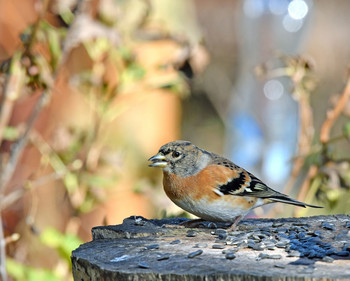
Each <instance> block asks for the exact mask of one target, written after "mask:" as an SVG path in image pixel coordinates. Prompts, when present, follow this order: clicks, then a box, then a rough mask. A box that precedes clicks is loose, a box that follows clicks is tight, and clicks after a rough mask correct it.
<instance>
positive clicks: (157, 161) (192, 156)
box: [148, 141, 209, 177]
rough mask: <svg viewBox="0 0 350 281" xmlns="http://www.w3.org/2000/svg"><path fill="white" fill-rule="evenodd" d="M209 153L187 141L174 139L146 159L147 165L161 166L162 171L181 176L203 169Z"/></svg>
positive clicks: (190, 174)
mask: <svg viewBox="0 0 350 281" xmlns="http://www.w3.org/2000/svg"><path fill="white" fill-rule="evenodd" d="M208 160H209V154H208V153H207V152H205V151H204V150H202V149H200V148H198V147H197V146H195V145H193V144H192V143H191V142H189V141H174V142H170V143H167V144H165V145H163V146H162V147H161V148H160V149H159V151H158V153H157V154H156V155H154V156H152V157H151V158H150V159H148V161H151V162H152V163H151V164H149V165H148V166H150V167H158V168H162V169H163V171H164V172H167V173H172V174H175V175H178V176H181V177H187V176H192V175H194V174H196V173H198V172H199V171H200V170H201V169H203V168H204V167H205V166H206V165H207V163H208Z"/></svg>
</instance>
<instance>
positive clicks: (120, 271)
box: [71, 215, 350, 281]
mask: <svg viewBox="0 0 350 281" xmlns="http://www.w3.org/2000/svg"><path fill="white" fill-rule="evenodd" d="M186 221H187V220H186V219H162V220H147V219H145V218H142V217H136V216H135V217H134V216H133V217H130V218H127V219H125V220H124V222H123V224H121V225H115V226H114V225H113V226H98V227H94V228H93V229H92V236H93V240H92V241H91V242H88V243H85V244H83V245H81V246H80V247H79V248H78V249H76V250H74V251H73V253H72V257H71V259H72V267H73V277H74V280H75V281H87V280H102V281H103V280H146V281H148V280H174V281H175V280H176V281H177V280H186V281H191V280H196V281H198V280H206V281H209V280H290V281H292V280H321V279H322V280H344V279H348V280H350V216H349V215H335V216H314V217H305V218H282V219H247V220H243V221H242V222H241V223H240V224H239V226H238V227H237V229H236V230H235V231H233V232H228V231H227V230H225V228H227V226H228V225H227V224H224V223H209V222H205V223H203V225H201V227H199V228H186V227H184V226H183V225H181V223H184V222H186Z"/></svg>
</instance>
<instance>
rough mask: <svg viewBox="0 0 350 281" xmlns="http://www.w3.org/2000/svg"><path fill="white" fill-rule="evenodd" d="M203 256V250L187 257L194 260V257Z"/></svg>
mask: <svg viewBox="0 0 350 281" xmlns="http://www.w3.org/2000/svg"><path fill="white" fill-rule="evenodd" d="M201 254H203V250H197V251H194V252H192V253H189V254H188V255H187V257H188V258H189V259H192V258H194V257H196V256H199V255H201Z"/></svg>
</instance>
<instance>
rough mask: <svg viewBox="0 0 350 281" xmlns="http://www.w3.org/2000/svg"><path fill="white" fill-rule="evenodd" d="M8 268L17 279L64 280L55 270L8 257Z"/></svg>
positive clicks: (9, 272)
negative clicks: (26, 263)
mask: <svg viewBox="0 0 350 281" xmlns="http://www.w3.org/2000/svg"><path fill="white" fill-rule="evenodd" d="M6 269H7V272H8V274H9V275H10V276H11V277H12V278H13V279H15V280H16V281H46V280H50V281H63V279H61V278H60V277H58V276H57V275H56V274H55V273H54V272H53V271H50V270H48V269H44V268H35V267H32V266H27V265H24V264H21V263H19V262H17V261H15V260H13V259H10V258H7V259H6Z"/></svg>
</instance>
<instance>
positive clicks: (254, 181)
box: [211, 154, 322, 208]
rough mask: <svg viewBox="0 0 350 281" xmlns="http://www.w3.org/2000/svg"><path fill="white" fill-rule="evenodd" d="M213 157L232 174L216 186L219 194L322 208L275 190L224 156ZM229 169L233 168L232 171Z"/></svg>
mask: <svg viewBox="0 0 350 281" xmlns="http://www.w3.org/2000/svg"><path fill="white" fill-rule="evenodd" d="M212 159H213V160H212V163H211V164H212V165H219V166H221V167H220V170H221V171H223V170H224V169H225V170H226V171H225V172H226V173H225V174H227V175H230V176H229V177H228V178H227V181H226V182H225V183H220V184H218V185H217V186H216V187H215V190H214V191H215V192H216V193H217V194H219V195H234V196H249V197H258V198H262V199H269V200H271V201H272V202H282V203H287V204H292V205H296V206H301V207H313V208H322V207H319V206H315V205H309V204H306V203H303V202H300V201H297V200H294V199H292V198H290V197H289V196H287V195H285V194H283V193H280V192H278V191H275V190H273V189H272V188H270V187H268V186H267V185H266V184H265V183H263V182H262V181H261V180H260V179H258V178H257V177H255V176H254V175H253V174H251V173H249V172H248V171H246V170H245V169H243V168H241V167H239V166H237V165H235V164H234V163H232V162H231V161H229V160H227V159H225V158H223V157H220V156H218V155H215V154H214V155H213V158H212ZM228 170H231V172H229V171H228ZM221 182H222V181H221Z"/></svg>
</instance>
